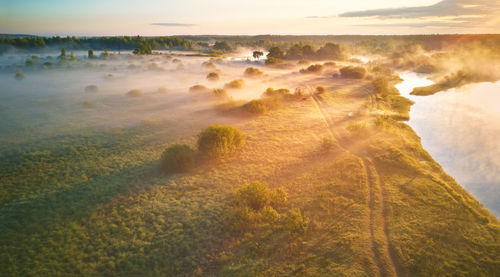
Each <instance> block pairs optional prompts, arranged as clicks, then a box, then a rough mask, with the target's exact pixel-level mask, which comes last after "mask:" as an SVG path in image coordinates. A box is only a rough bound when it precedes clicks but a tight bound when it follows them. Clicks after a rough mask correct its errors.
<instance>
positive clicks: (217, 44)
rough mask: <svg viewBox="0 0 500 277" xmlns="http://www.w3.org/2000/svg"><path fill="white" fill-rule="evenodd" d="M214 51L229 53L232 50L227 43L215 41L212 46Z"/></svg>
mask: <svg viewBox="0 0 500 277" xmlns="http://www.w3.org/2000/svg"><path fill="white" fill-rule="evenodd" d="M213 49H214V50H219V51H225V52H230V51H232V50H233V48H232V47H231V45H229V43H228V42H227V41H216V42H215V44H214V46H213Z"/></svg>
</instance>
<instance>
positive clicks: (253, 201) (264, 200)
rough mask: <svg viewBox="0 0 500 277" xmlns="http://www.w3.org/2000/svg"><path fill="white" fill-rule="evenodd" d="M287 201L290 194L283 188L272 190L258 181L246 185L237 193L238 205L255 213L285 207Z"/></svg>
mask: <svg viewBox="0 0 500 277" xmlns="http://www.w3.org/2000/svg"><path fill="white" fill-rule="evenodd" d="M287 199H288V194H287V193H286V191H285V190H284V189H283V188H282V187H280V188H276V189H270V188H269V185H268V184H267V183H263V182H258V181H256V182H253V183H251V184H248V185H245V186H243V187H241V188H240V189H238V190H237V191H236V200H237V201H238V203H239V204H240V205H242V206H247V207H250V208H252V209H253V210H255V211H260V210H262V209H264V208H265V207H271V206H272V207H274V208H278V207H280V206H283V205H284V204H285V203H286V201H287Z"/></svg>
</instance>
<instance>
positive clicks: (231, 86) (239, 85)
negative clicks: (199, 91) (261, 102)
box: [224, 79, 245, 89]
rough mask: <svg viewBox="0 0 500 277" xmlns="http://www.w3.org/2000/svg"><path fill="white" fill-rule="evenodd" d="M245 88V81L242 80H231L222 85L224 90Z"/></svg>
mask: <svg viewBox="0 0 500 277" xmlns="http://www.w3.org/2000/svg"><path fill="white" fill-rule="evenodd" d="M244 86H245V81H243V80H242V79H238V80H233V81H231V82H229V83H227V84H225V85H224V88H225V89H241V88H243V87H244Z"/></svg>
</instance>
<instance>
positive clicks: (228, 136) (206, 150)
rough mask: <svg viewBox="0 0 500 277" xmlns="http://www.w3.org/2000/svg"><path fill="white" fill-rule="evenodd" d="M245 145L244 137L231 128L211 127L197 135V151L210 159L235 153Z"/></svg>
mask: <svg viewBox="0 0 500 277" xmlns="http://www.w3.org/2000/svg"><path fill="white" fill-rule="evenodd" d="M244 144H245V136H244V135H243V134H242V133H241V132H240V131H239V130H238V129H236V128H234V127H232V126H220V125H211V126H210V127H208V128H206V129H205V130H203V131H202V132H201V133H200V134H199V135H198V151H200V153H201V154H202V155H203V156H205V157H207V158H210V159H216V158H220V157H223V156H226V155H229V154H231V153H234V152H236V150H238V149H239V148H241V147H243V145H244Z"/></svg>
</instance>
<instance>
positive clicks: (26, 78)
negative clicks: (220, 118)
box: [0, 50, 314, 143]
mask: <svg viewBox="0 0 500 277" xmlns="http://www.w3.org/2000/svg"><path fill="white" fill-rule="evenodd" d="M101 53H102V52H97V51H96V52H95V53H94V55H95V56H96V57H99V56H100V55H101ZM73 54H74V56H75V60H74V61H71V60H70V51H67V52H66V62H65V63H66V65H65V66H59V65H58V63H60V58H59V57H58V55H59V53H49V54H47V53H45V54H43V55H36V54H18V55H14V54H12V55H7V56H1V57H0V64H2V66H1V68H0V83H1V84H2V91H1V93H0V116H1V117H2V123H1V124H0V142H2V141H3V142H15V143H18V142H22V141H23V140H24V139H28V138H31V139H38V138H41V137H44V136H49V137H50V136H52V135H55V134H57V133H61V132H65V131H67V130H75V129H78V128H88V127H90V128H94V127H116V128H123V127H133V126H137V125H140V124H142V123H144V122H145V121H146V122H161V121H165V120H176V121H178V122H179V121H182V120H183V118H184V117H191V118H192V117H193V116H197V115H195V114H194V113H195V112H197V111H203V110H207V109H209V108H211V107H213V104H214V102H213V99H207V98H206V97H200V94H199V93H197V92H190V91H189V88H190V87H191V86H194V85H204V86H206V87H208V88H209V89H210V90H212V89H215V88H224V86H225V84H227V83H228V82H230V81H233V80H238V79H242V80H243V81H244V85H243V87H241V88H233V89H231V88H227V89H226V91H227V94H228V95H229V96H230V97H232V99H234V100H249V99H254V98H258V97H260V95H261V94H262V93H263V92H264V91H265V89H266V88H268V87H273V88H288V89H290V90H291V91H292V92H293V91H294V89H295V88H297V87H300V86H302V82H303V80H305V79H306V78H313V77H314V76H312V77H311V76H305V75H304V74H300V73H298V71H299V69H300V68H301V67H294V68H288V69H276V68H275V69H273V68H269V67H266V68H264V66H263V61H262V60H258V59H257V60H256V59H253V58H252V57H251V54H252V52H251V51H248V50H243V51H241V52H240V53H239V54H236V55H233V56H230V57H223V58H210V57H207V56H200V55H196V53H189V52H180V53H173V52H163V53H161V54H159V55H149V56H135V55H132V54H131V53H130V52H121V53H120V54H118V52H114V53H111V52H109V54H110V57H108V58H107V59H102V58H95V59H88V58H87V53H86V52H82V51H80V52H74V53H73ZM111 54H112V55H111ZM33 55H36V56H37V57H32V56H33ZM26 60H32V61H34V65H33V64H32V65H30V66H28V65H27V64H25V63H26ZM248 67H256V68H259V69H260V70H261V71H263V72H264V74H263V75H261V76H258V77H249V76H245V75H244V71H245V69H246V68H248ZM302 67H303V66H302ZM20 70H21V72H22V75H23V76H22V77H21V78H16V71H17V72H19V71H20ZM210 72H216V73H217V74H218V75H219V79H218V80H208V79H207V74H208V73H210ZM91 85H94V86H93V87H88V86H91ZM201 119H202V118H200V120H201ZM214 122H216V121H213V122H212V123H214ZM207 124H208V123H207Z"/></svg>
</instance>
